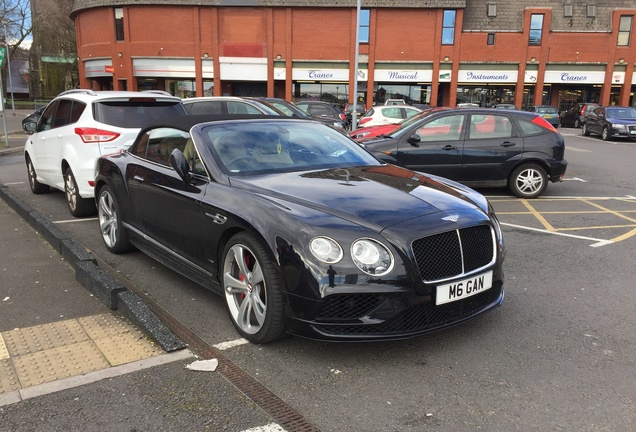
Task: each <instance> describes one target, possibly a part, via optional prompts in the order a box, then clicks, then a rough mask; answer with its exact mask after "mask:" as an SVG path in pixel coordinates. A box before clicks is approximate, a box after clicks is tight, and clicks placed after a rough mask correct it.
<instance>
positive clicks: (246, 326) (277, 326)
mask: <svg viewBox="0 0 636 432" xmlns="http://www.w3.org/2000/svg"><path fill="white" fill-rule="evenodd" d="M222 271H223V272H222V281H221V283H222V284H223V291H224V293H225V303H226V306H227V310H228V313H229V315H230V318H231V319H232V324H234V327H236V329H237V330H238V332H239V333H240V334H241V335H242V336H243V337H244V338H245V339H247V340H248V341H250V342H252V343H267V342H273V341H275V340H277V339H280V338H281V337H282V336H283V335H284V333H285V319H284V316H283V314H284V301H283V293H282V290H281V277H280V274H279V272H278V271H277V270H276V269H275V267H274V265H273V263H272V260H271V259H270V258H269V254H268V253H267V250H266V249H265V247H263V245H262V243H261V242H260V241H259V240H258V239H257V238H256V237H254V236H253V235H251V234H248V233H239V234H237V235H235V236H234V237H232V239H230V241H229V242H228V244H227V246H226V247H225V250H224V252H223V263H222Z"/></svg>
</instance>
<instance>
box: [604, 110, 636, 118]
mask: <svg viewBox="0 0 636 432" xmlns="http://www.w3.org/2000/svg"><path fill="white" fill-rule="evenodd" d="M607 117H612V118H620V119H636V109H634V108H608V109H607Z"/></svg>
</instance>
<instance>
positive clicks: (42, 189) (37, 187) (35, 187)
mask: <svg viewBox="0 0 636 432" xmlns="http://www.w3.org/2000/svg"><path fill="white" fill-rule="evenodd" d="M26 166H27V175H28V177H29V186H30V187H31V192H33V193H34V194H43V193H47V192H48V191H50V190H51V188H50V187H49V186H48V185H45V184H42V183H40V182H39V181H38V176H37V173H36V172H35V167H34V166H33V162H31V158H30V157H29V156H27V158H26Z"/></svg>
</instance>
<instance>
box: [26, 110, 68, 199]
mask: <svg viewBox="0 0 636 432" xmlns="http://www.w3.org/2000/svg"><path fill="white" fill-rule="evenodd" d="M52 105H54V106H52V107H50V108H51V111H49V109H48V108H47V110H46V111H45V114H43V115H42V121H41V122H40V123H39V125H38V128H40V130H39V131H38V134H37V137H36V138H35V140H34V146H33V147H34V153H35V159H36V162H35V166H36V171H37V172H38V174H39V175H40V176H41V177H42V178H43V180H44V182H45V183H46V184H50V185H57V186H60V187H61V185H62V184H63V173H62V163H61V161H62V158H63V156H64V155H63V146H64V145H65V140H66V141H68V143H69V144H72V137H74V136H75V134H74V131H72V130H70V128H71V126H72V124H71V118H72V113H73V101H72V100H70V99H60V100H58V101H57V102H56V103H55V104H52Z"/></svg>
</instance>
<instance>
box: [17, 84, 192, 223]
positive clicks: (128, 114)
mask: <svg viewBox="0 0 636 432" xmlns="http://www.w3.org/2000/svg"><path fill="white" fill-rule="evenodd" d="M175 115H186V112H185V109H184V108H183V105H182V104H181V99H179V98H177V97H174V96H171V95H169V94H168V93H165V92H120V91H93V90H69V91H66V92H63V93H61V94H60V95H59V96H57V97H56V98H55V99H53V100H52V101H51V103H49V105H48V106H47V107H46V109H45V110H44V112H43V113H42V116H41V117H40V119H39V120H38V121H37V122H35V121H33V122H26V123H25V124H24V125H23V128H24V130H25V131H26V132H28V133H31V134H32V135H31V136H30V137H29V138H28V139H27V141H26V144H25V146H24V156H25V161H26V166H27V173H28V176H29V185H30V186H31V191H32V192H33V193H34V194H41V193H46V192H48V191H49V189H50V187H54V188H56V189H59V190H61V191H64V192H65V194H66V201H67V203H68V208H69V210H70V211H71V214H72V215H73V216H76V217H79V216H88V215H90V214H93V213H95V211H96V208H95V200H94V195H95V191H94V190H93V187H94V176H95V160H96V159H97V158H98V157H100V156H101V155H105V154H111V153H117V152H119V151H121V150H123V149H125V148H127V147H129V146H130V145H131V144H132V142H133V140H134V139H135V138H136V137H137V134H138V133H139V130H140V129H141V127H142V126H143V125H145V124H146V123H149V122H152V121H153V120H158V119H161V118H165V117H170V116H175Z"/></svg>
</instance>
